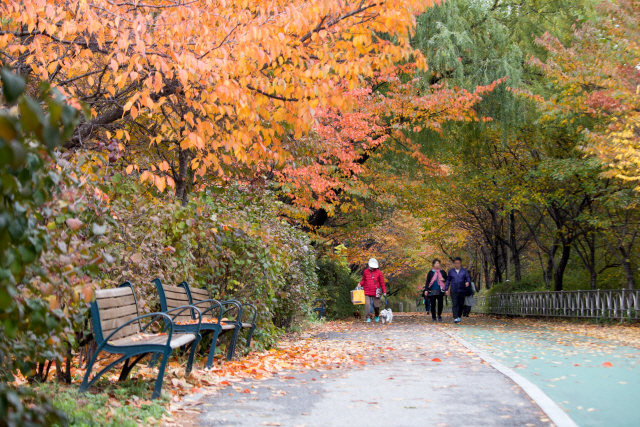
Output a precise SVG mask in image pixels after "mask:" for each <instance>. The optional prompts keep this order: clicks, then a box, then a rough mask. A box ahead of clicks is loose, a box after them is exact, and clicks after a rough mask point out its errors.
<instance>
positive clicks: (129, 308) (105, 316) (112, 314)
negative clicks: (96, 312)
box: [100, 304, 138, 322]
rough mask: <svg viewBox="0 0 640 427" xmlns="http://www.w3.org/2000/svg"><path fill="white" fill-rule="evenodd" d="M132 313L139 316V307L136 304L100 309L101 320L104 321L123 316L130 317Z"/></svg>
mask: <svg viewBox="0 0 640 427" xmlns="http://www.w3.org/2000/svg"><path fill="white" fill-rule="evenodd" d="M132 315H133V316H134V317H138V309H137V307H136V305H135V304H131V305H125V306H121V307H116V308H107V309H102V310H100V320H101V321H102V322H104V321H105V320H111V319H116V318H119V317H123V316H126V317H128V318H130V317H131V316H132Z"/></svg>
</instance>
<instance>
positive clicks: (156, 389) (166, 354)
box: [151, 346, 171, 399]
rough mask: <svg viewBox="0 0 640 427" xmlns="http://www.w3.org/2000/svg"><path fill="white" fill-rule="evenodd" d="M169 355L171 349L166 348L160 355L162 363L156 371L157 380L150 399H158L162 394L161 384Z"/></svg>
mask: <svg viewBox="0 0 640 427" xmlns="http://www.w3.org/2000/svg"><path fill="white" fill-rule="evenodd" d="M170 355H171V347H169V346H167V349H166V350H165V351H164V353H163V354H162V362H160V368H159V369H158V378H156V386H155V387H154V388H153V394H152V395H151V399H158V398H159V397H160V395H161V394H162V382H163V381H164V369H165V367H166V366H167V361H168V360H169V356H170Z"/></svg>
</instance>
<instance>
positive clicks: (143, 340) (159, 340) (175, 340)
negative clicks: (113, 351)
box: [108, 334, 196, 349]
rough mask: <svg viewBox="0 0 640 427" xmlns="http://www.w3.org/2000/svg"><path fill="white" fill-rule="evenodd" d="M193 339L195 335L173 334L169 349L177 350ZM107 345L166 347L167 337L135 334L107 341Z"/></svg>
mask: <svg viewBox="0 0 640 427" xmlns="http://www.w3.org/2000/svg"><path fill="white" fill-rule="evenodd" d="M195 339H196V336H195V334H173V336H172V337H171V343H170V344H169V347H171V348H174V349H175V348H179V347H182V346H183V345H187V344H189V343H190V342H192V341H194V340H195ZM108 344H109V345H111V346H113V347H126V346H131V345H140V344H155V345H163V346H164V345H167V335H166V334H164V335H157V334H152V335H151V336H149V334H136V335H131V336H128V337H125V338H119V339H117V340H114V341H109V342H108Z"/></svg>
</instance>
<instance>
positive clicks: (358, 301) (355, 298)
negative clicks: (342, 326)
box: [351, 286, 364, 305]
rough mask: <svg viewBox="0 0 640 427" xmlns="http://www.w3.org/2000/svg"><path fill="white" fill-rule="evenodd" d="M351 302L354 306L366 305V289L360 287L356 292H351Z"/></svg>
mask: <svg viewBox="0 0 640 427" xmlns="http://www.w3.org/2000/svg"><path fill="white" fill-rule="evenodd" d="M351 302H352V303H353V305H362V304H364V289H362V288H361V287H360V286H358V287H357V288H356V289H355V290H353V291H351Z"/></svg>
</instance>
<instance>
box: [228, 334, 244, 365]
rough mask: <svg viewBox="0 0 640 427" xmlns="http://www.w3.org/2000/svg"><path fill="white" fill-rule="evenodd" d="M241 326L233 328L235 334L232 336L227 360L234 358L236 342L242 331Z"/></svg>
mask: <svg viewBox="0 0 640 427" xmlns="http://www.w3.org/2000/svg"><path fill="white" fill-rule="evenodd" d="M240 329H241V328H240V327H237V328H235V329H234V330H233V336H232V337H231V342H230V343H229V351H227V360H228V361H231V360H233V355H234V354H235V352H236V342H238V334H239V333H240Z"/></svg>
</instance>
